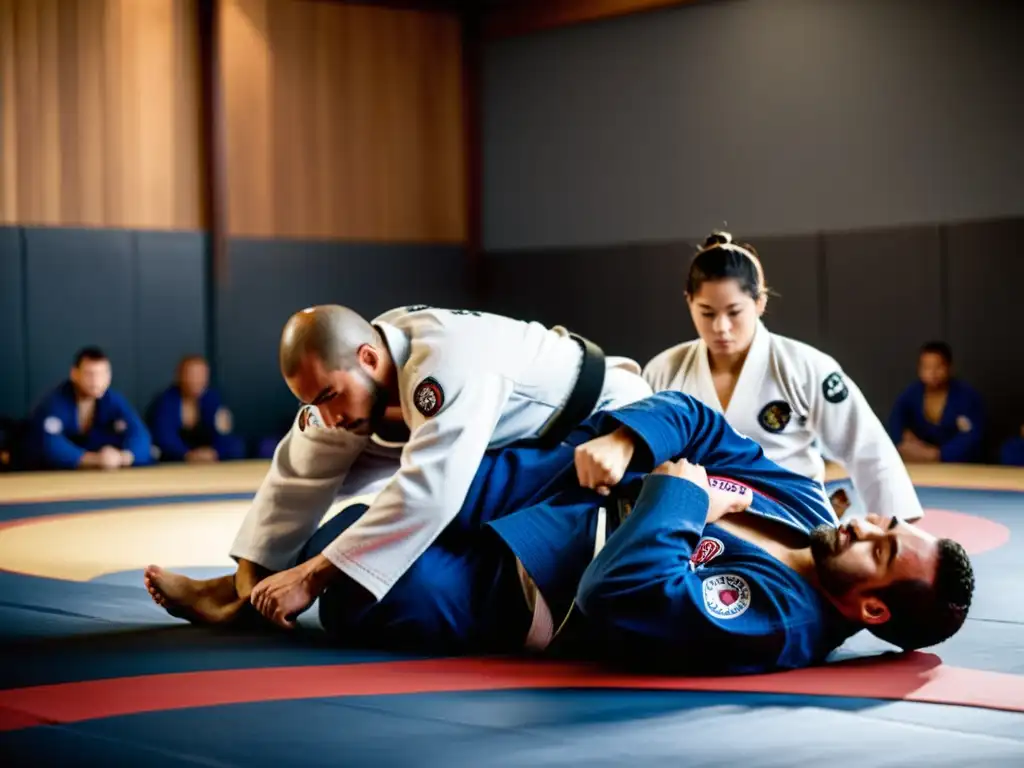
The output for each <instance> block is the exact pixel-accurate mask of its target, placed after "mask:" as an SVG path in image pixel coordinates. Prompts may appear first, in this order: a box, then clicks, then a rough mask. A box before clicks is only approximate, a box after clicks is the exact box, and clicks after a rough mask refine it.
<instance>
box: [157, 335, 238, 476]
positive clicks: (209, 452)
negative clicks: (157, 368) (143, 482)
mask: <svg viewBox="0 0 1024 768" xmlns="http://www.w3.org/2000/svg"><path fill="white" fill-rule="evenodd" d="M176 379H177V380H176V381H175V383H174V384H172V385H171V386H169V387H168V388H167V389H165V390H164V391H163V392H161V393H160V394H159V395H158V396H157V397H156V398H154V400H153V403H152V405H150V408H149V414H148V416H149V418H148V421H149V426H150V428H151V429H152V432H153V443H154V444H155V445H156V447H157V448H158V449H159V451H160V460H161V461H164V462H168V461H184V462H188V463H199V464H207V463H211V462H216V461H231V460H232V459H244V458H245V441H244V440H242V438H241V437H239V436H238V435H235V434H232V418H231V411H230V410H228V408H227V406H225V405H224V403H223V402H222V401H221V397H220V392H218V391H217V389H215V388H214V387H211V386H210V367H209V365H207V363H206V360H205V359H203V358H202V357H200V356H198V355H190V356H189V357H186V358H184V359H183V360H182V361H181V362H180V363H179V364H178V372H177V376H176Z"/></svg>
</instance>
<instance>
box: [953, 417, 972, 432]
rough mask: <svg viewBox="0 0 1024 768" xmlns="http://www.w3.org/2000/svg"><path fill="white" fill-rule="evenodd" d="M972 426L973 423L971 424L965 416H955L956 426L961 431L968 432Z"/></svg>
mask: <svg viewBox="0 0 1024 768" xmlns="http://www.w3.org/2000/svg"><path fill="white" fill-rule="evenodd" d="M972 426H974V425H973V424H971V420H970V419H968V418H967V417H966V416H957V417H956V428H957V429H959V430H960V431H961V432H970V431H971V427H972Z"/></svg>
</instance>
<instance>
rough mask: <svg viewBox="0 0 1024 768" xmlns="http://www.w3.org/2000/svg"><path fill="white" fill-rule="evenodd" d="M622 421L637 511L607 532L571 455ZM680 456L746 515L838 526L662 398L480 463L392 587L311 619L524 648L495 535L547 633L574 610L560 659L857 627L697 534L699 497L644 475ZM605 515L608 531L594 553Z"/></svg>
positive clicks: (517, 599)
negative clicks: (534, 597)
mask: <svg viewBox="0 0 1024 768" xmlns="http://www.w3.org/2000/svg"><path fill="white" fill-rule="evenodd" d="M623 425H624V426H627V427H629V428H630V429H631V430H632V431H633V432H634V434H635V435H636V436H637V439H638V445H637V450H636V453H635V455H634V459H633V462H632V466H631V468H630V471H629V473H628V474H627V476H626V477H625V478H624V480H623V483H622V484H621V485H620V493H622V494H623V495H626V496H627V497H632V496H634V495H635V505H634V506H633V509H632V511H631V513H630V514H629V516H628V517H626V519H625V521H624V522H622V523H621V525H617V524H618V517H617V515H616V514H615V513H614V512H613V511H612V510H613V508H614V502H613V501H612V502H610V500H609V499H607V498H605V497H602V496H600V495H598V494H597V493H595V492H593V491H591V490H589V489H584V488H581V487H580V486H579V483H578V480H577V478H576V473H575V466H574V450H575V447H576V446H577V445H580V444H582V443H583V442H585V441H587V440H589V439H591V438H593V437H595V436H598V435H601V434H607V433H610V432H612V431H614V430H615V429H617V428H618V427H619V426H623ZM684 457H685V458H687V459H689V460H690V461H692V462H695V463H700V464H702V465H704V467H705V468H706V469H707V471H708V474H709V475H716V476H720V477H727V478H729V479H730V480H732V481H739V482H742V483H744V484H746V485H747V486H748V487H750V488H751V489H753V491H754V500H753V502H752V503H751V506H750V511H752V512H754V513H759V514H762V515H765V516H766V517H770V518H773V519H775V520H778V521H780V522H781V523H783V524H785V525H788V526H790V527H791V528H793V529H795V530H797V531H800V532H802V533H807V532H809V531H810V530H811V529H812V528H813V527H814V526H816V525H819V524H828V525H835V524H836V520H835V517H834V513H833V511H832V507H831V505H830V504H829V502H828V499H827V498H826V496H825V492H824V489H823V488H822V487H821V485H819V484H817V483H815V482H813V481H812V480H809V479H807V478H804V477H803V476H801V475H796V474H794V473H792V472H790V471H788V470H785V469H783V468H782V467H780V466H778V465H777V464H775V463H773V462H771V461H769V460H768V459H767V458H765V457H764V454H763V452H762V450H761V448H760V446H758V445H757V444H756V443H755V442H753V441H752V440H749V439H748V438H745V437H743V436H741V435H739V434H738V433H737V432H736V431H735V430H733V429H732V427H730V426H729V425H728V423H727V422H726V421H725V419H724V417H722V416H721V415H720V414H718V413H717V412H715V411H713V410H712V409H710V408H708V407H707V406H705V405H704V404H702V403H701V402H700V401H698V400H696V399H695V398H693V397H691V396H689V395H686V394H683V393H681V392H662V393H659V394H657V395H654V396H653V397H649V398H647V399H645V400H643V401H640V402H638V403H635V404H633V405H629V406H626V407H624V408H620V409H618V410H615V411H612V412H605V413H601V414H597V415H595V416H593V417H591V418H590V419H589V420H588V421H587V422H585V423H584V424H583V425H582V426H581V427H580V428H579V429H577V430H576V431H575V432H574V433H573V434H572V436H571V437H570V438H569V440H568V441H567V442H566V443H565V444H563V445H561V446H559V447H557V448H553V449H542V448H536V447H510V448H505V449H502V450H498V451H492V452H489V453H488V454H486V455H485V457H484V461H483V462H482V463H481V466H480V469H479V471H478V472H477V475H476V477H475V479H474V482H473V485H472V486H471V489H470V493H469V495H468V496H467V499H466V503H465V504H464V505H463V508H462V510H461V512H460V515H459V517H458V518H457V519H456V520H455V521H454V522H453V523H452V524H451V525H450V526H449V528H448V529H447V530H446V531H445V533H444V534H443V535H442V537H440V538H439V539H438V540H437V542H436V543H435V545H434V546H433V547H431V548H430V549H429V550H428V551H427V552H426V553H425V554H424V556H422V557H421V558H420V559H419V560H418V561H417V562H416V563H415V564H414V565H413V567H412V568H411V569H410V570H409V572H408V573H407V574H406V576H405V577H404V578H403V579H402V580H400V581H399V582H398V583H397V584H396V585H395V588H394V589H393V590H392V591H391V592H390V593H389V594H388V595H387V596H385V598H384V599H383V600H381V601H380V602H379V603H377V604H375V605H368V604H366V603H365V602H364V603H363V604H362V605H360V606H359V607H358V608H355V607H354V605H355V604H354V602H353V599H352V595H351V593H350V592H349V593H347V592H346V591H345V589H344V588H341V589H339V590H338V592H337V593H336V594H335V595H333V596H330V597H327V596H324V597H322V598H321V617H322V618H324V624H325V625H329V628H331V629H333V630H334V631H337V633H338V635H339V636H340V637H342V638H347V639H349V640H353V641H356V642H367V643H370V644H373V645H386V646H393V645H401V646H405V647H410V648H418V649H419V650H421V651H440V652H457V651H463V652H493V651H497V650H506V649H508V648H509V646H510V642H511V645H512V647H522V641H523V639H524V636H525V631H526V629H527V628H528V626H529V619H528V617H527V618H526V619H525V620H524V618H523V616H522V607H523V606H524V601H523V598H522V592H521V589H520V587H519V581H518V576H517V574H516V568H515V559H513V558H510V557H508V556H507V552H506V551H504V549H503V548H502V547H498V546H495V542H494V539H493V538H492V537H490V536H488V532H493V533H494V534H497V536H498V538H499V540H500V541H501V542H503V543H504V544H505V546H507V548H508V550H511V551H512V552H513V553H514V554H515V557H516V558H518V559H519V561H520V562H521V563H522V565H523V567H524V569H525V570H526V572H527V573H528V574H529V575H530V577H531V578H532V579H533V580H534V582H535V583H536V584H537V587H538V588H539V590H540V592H541V594H543V595H544V598H545V600H546V602H547V603H548V605H549V606H550V607H551V611H552V615H553V617H554V619H555V623H556V625H557V624H558V623H560V622H561V620H562V619H563V618H564V617H565V616H567V615H568V614H569V613H570V610H571V609H573V606H574V605H575V611H573V613H574V614H578V616H575V617H574V621H572V622H570V625H569V627H568V628H569V629H570V632H569V634H570V635H572V636H574V637H573V638H572V639H571V640H570V641H569V643H568V647H569V648H570V653H572V654H573V655H578V654H577V652H585V655H587V656H598V657H602V658H605V659H614V660H619V661H625V660H641V659H642V660H643V662H644V663H645V666H653V667H654V668H656V669H658V670H661V671H678V672H687V673H694V672H702V671H703V672H714V673H736V672H753V671H766V670H770V669H778V668H789V667H798V666H804V665H806V664H810V663H814V662H817V661H820V660H823V659H824V658H825V657H826V656H827V655H828V653H829V652H831V651H832V650H833V649H834V648H835V647H836V646H838V645H839V644H841V642H842V641H843V640H844V639H845V638H846V637H847V636H849V635H850V634H852V633H853V632H854V631H855V628H853V627H851V626H849V625H848V624H847V623H846V622H844V621H843V620H842V619H841V618H840V617H839V615H838V614H837V613H836V612H835V611H834V609H833V608H832V607H831V605H830V604H829V603H828V602H827V601H826V600H824V599H822V598H821V597H819V595H818V594H817V592H816V591H815V590H814V588H813V587H812V586H811V585H810V584H808V583H807V582H805V581H804V580H803V579H801V578H800V577H799V576H798V575H797V574H796V573H794V572H793V571H791V570H790V569H789V568H788V567H786V566H785V565H783V564H782V563H780V562H779V561H778V560H776V559H775V558H773V557H771V556H770V555H768V554H767V553H766V552H764V551H763V550H761V549H760V548H757V547H754V546H752V545H750V544H747V543H746V542H745V541H743V540H740V539H736V538H735V537H732V536H730V535H729V534H728V533H727V532H726V531H724V530H723V529H720V528H719V527H717V526H708V527H707V528H706V529H705V528H704V525H703V523H704V519H705V517H706V515H707V509H708V495H707V492H706V491H703V490H702V489H700V488H698V487H697V486H695V485H693V484H692V483H689V482H687V481H684V480H680V479H679V478H673V477H665V476H656V475H651V476H646V475H647V473H648V472H649V471H650V470H651V469H653V468H654V467H656V466H657V465H658V464H661V463H662V462H664V461H666V460H669V459H679V458H684ZM719 482H722V481H721V480H720V481H719ZM637 489H639V493H638V494H637V493H636V491H637ZM602 507H604V508H605V509H606V510H608V511H609V512H610V513H611V514H609V515H608V520H609V523H610V524H611V525H612V528H613V530H612V533H611V535H610V536H609V537H608V539H607V543H606V544H605V546H604V548H603V549H602V550H601V551H600V553H599V554H598V555H597V557H596V558H595V557H594V542H595V532H596V527H597V520H598V515H599V509H601V508H602ZM332 522H333V521H332ZM344 524H345V523H344V522H342V521H338V522H336V523H334V525H335V527H337V526H341V525H344ZM330 525H331V524H328V526H327V527H325V528H326V529H329V528H330ZM616 525H617V528H616ZM319 535H320V534H318V536H319ZM324 535H325V536H326V537H327V538H330V537H332V536H333V535H336V530H335V531H331V530H325V532H324ZM702 535H703V536H704V539H703V543H702ZM316 538H317V537H314V541H315V540H316ZM319 546H322V544H319V545H316V544H314V546H313V547H311V550H310V551H309V552H307V553H306V556H309V554H312V553H314V552H315V551H318V548H319ZM339 595H341V597H339ZM346 595H347V596H346ZM325 598H326V599H325ZM517 605H518V606H519V609H518V610H519V612H518V613H517V608H516V606H517ZM325 609H326V615H325ZM510 633H512V635H513V636H512V637H510ZM515 633H518V634H515ZM556 643H557V641H556ZM517 644H518V645H517Z"/></svg>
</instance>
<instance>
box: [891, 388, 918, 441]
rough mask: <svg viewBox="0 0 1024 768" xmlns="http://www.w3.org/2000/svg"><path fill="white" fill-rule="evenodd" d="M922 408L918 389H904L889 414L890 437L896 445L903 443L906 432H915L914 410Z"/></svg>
mask: <svg viewBox="0 0 1024 768" xmlns="http://www.w3.org/2000/svg"><path fill="white" fill-rule="evenodd" d="M919 406H920V397H919V396H918V394H917V388H916V387H915V386H914V385H911V386H909V387H907V388H906V389H904V390H903V391H902V392H901V393H900V396H899V397H897V398H896V402H895V403H894V404H893V406H892V410H891V411H890V412H889V424H888V427H889V437H890V438H891V439H892V441H893V443H894V444H895V445H899V444H900V443H901V442H903V433H904V432H905V431H906V430H908V429H909V430H911V431H913V428H914V409H915V407H919Z"/></svg>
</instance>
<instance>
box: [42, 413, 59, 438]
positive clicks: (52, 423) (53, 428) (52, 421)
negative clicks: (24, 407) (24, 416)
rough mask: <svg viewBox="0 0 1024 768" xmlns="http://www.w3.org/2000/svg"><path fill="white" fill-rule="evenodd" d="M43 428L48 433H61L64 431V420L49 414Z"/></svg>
mask: <svg viewBox="0 0 1024 768" xmlns="http://www.w3.org/2000/svg"><path fill="white" fill-rule="evenodd" d="M43 429H45V430H46V433H47V434H48V435H59V434H60V433H61V432H63V431H64V422H63V421H61V420H60V419H58V418H57V417H56V416H47V417H46V420H45V421H44V422H43Z"/></svg>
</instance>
